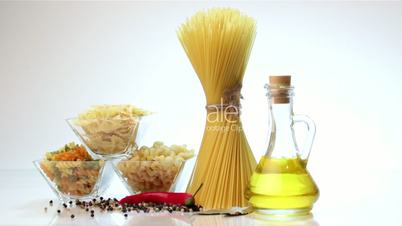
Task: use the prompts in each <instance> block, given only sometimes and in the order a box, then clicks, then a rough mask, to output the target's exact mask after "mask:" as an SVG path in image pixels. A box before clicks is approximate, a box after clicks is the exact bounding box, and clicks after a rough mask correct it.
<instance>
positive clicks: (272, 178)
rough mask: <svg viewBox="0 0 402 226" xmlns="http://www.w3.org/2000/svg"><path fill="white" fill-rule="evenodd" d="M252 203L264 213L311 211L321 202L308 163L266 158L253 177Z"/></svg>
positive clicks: (251, 188) (260, 163)
mask: <svg viewBox="0 0 402 226" xmlns="http://www.w3.org/2000/svg"><path fill="white" fill-rule="evenodd" d="M250 191H251V192H252V194H253V195H252V197H251V199H250V200H249V201H250V203H252V205H253V206H254V207H256V208H262V209H278V210H279V209H308V210H310V209H311V208H312V206H313V204H314V202H315V201H316V200H317V198H318V188H317V186H316V184H315V183H314V181H313V179H312V178H311V176H310V175H309V173H308V172H307V170H306V168H305V161H303V160H301V159H299V158H294V159H286V158H283V159H272V158H267V157H265V156H264V157H263V158H262V159H261V161H260V162H259V164H258V166H257V168H256V170H255V172H254V173H253V175H252V176H251V182H250Z"/></svg>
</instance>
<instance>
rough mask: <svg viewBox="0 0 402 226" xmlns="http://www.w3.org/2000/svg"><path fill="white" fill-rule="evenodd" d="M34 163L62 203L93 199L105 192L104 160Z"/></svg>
mask: <svg viewBox="0 0 402 226" xmlns="http://www.w3.org/2000/svg"><path fill="white" fill-rule="evenodd" d="M33 163H34V165H35V167H36V168H37V169H38V171H39V172H40V173H41V175H42V176H43V178H44V179H45V180H46V182H47V183H48V184H49V186H50V187H51V188H52V190H53V191H54V192H55V193H56V195H57V196H58V198H59V199H60V201H62V202H65V201H67V200H75V199H80V200H87V199H93V198H96V197H98V196H99V195H100V194H101V193H103V192H104V190H105V189H104V186H102V176H103V173H104V166H105V162H104V161H103V160H93V161H49V160H36V161H34V162H33Z"/></svg>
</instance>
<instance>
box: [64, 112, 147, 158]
mask: <svg viewBox="0 0 402 226" xmlns="http://www.w3.org/2000/svg"><path fill="white" fill-rule="evenodd" d="M148 114H149V113H148V112H146V111H144V110H142V109H140V108H137V107H135V106H132V105H97V106H93V107H92V108H90V109H89V110H87V111H85V112H82V113H81V114H79V115H78V117H75V118H70V119H67V123H68V124H69V125H70V127H71V128H72V130H73V131H74V133H75V134H76V135H77V136H78V137H79V138H80V139H81V141H82V142H83V143H84V144H85V145H86V146H87V147H88V150H89V151H90V152H92V153H93V154H94V155H96V156H97V157H99V158H102V159H111V158H120V157H125V156H127V155H129V154H130V153H131V152H132V151H133V150H135V149H136V148H137V142H136V138H137V135H138V133H141V132H142V131H141V129H139V128H140V122H141V119H142V117H144V116H146V115H148Z"/></svg>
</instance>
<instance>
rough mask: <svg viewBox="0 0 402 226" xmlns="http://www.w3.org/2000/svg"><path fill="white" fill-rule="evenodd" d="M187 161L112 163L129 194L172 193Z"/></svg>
mask: <svg viewBox="0 0 402 226" xmlns="http://www.w3.org/2000/svg"><path fill="white" fill-rule="evenodd" d="M186 161H187V160H179V159H177V160H174V159H172V158H169V157H167V158H165V159H161V160H155V161H145V160H144V161H141V160H122V161H119V162H114V165H113V167H114V169H115V171H116V173H117V175H118V176H119V177H120V179H121V180H122V182H123V184H124V185H125V186H126V188H127V190H128V191H129V192H130V193H131V194H136V193H141V192H168V191H174V190H175V187H176V182H177V181H178V179H179V178H180V176H181V173H182V171H183V168H184V164H185V163H186Z"/></svg>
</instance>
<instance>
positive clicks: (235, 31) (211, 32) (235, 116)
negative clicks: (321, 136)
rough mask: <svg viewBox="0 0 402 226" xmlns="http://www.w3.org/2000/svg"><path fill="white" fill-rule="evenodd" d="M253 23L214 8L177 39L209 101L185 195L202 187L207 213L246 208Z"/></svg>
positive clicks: (200, 197) (251, 161)
mask: <svg viewBox="0 0 402 226" xmlns="http://www.w3.org/2000/svg"><path fill="white" fill-rule="evenodd" d="M255 30H256V24H255V21H254V20H253V19H252V18H251V17H248V16H246V15H244V14H242V13H241V12H240V11H238V10H235V9H230V8H214V9H210V10H208V11H206V12H204V11H201V12H198V13H196V14H195V15H194V16H192V17H191V18H190V19H189V20H188V21H186V22H185V23H184V24H183V25H182V26H181V27H180V28H179V31H178V37H179V39H180V41H181V43H182V45H183V47H184V50H185V52H186V53H187V56H188V57H189V59H190V61H191V63H192V65H193V67H194V70H195V71H196V73H197V75H198V78H199V79H200V81H201V84H202V87H203V89H204V92H205V96H206V100H207V120H206V128H205V132H204V137H203V140H202V144H201V148H200V151H199V154H198V157H197V161H196V165H195V168H194V170H193V174H192V176H191V180H190V183H189V185H188V187H187V192H190V193H193V192H195V191H196V190H197V188H199V187H200V185H201V184H203V187H202V190H201V191H200V192H199V194H198V195H197V202H198V203H200V204H201V205H203V206H204V207H205V208H228V207H232V206H245V205H246V204H247V200H246V198H245V193H246V190H247V185H248V181H249V178H250V176H251V174H252V172H253V170H254V167H255V165H256V162H255V159H254V156H253V154H252V152H251V150H250V146H249V144H248V142H247V139H246V137H245V135H244V132H243V130H242V125H241V121H240V118H239V115H240V109H239V108H240V97H241V95H240V89H241V85H242V81H243V76H244V71H245V69H246V66H247V62H248V59H249V56H250V52H251V48H252V45H253V41H254V38H255Z"/></svg>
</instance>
